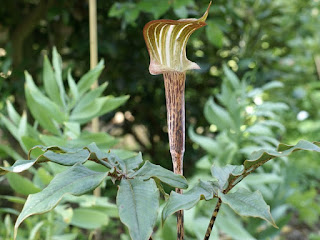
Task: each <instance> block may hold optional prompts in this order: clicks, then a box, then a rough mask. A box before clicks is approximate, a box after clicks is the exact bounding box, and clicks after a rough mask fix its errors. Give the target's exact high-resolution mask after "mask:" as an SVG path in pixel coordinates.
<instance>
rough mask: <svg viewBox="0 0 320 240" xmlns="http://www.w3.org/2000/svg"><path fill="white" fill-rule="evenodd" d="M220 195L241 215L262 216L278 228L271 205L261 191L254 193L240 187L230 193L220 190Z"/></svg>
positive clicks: (224, 201) (223, 200)
mask: <svg viewBox="0 0 320 240" xmlns="http://www.w3.org/2000/svg"><path fill="white" fill-rule="evenodd" d="M218 195H219V198H221V200H222V202H223V203H225V204H228V205H229V206H230V207H231V208H232V209H233V210H234V211H235V212H236V213H238V214H239V215H241V216H246V217H258V218H262V219H264V220H266V221H268V222H269V223H271V224H272V225H273V226H274V227H276V228H277V225H276V224H275V222H274V220H273V219H272V216H271V213H270V206H269V205H267V204H266V202H265V201H264V199H263V197H262V195H261V193H260V192H259V191H256V192H254V193H252V192H250V191H248V190H246V189H241V190H240V189H238V191H236V192H234V193H228V194H223V193H221V192H220V191H219V193H218Z"/></svg>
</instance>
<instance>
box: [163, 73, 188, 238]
mask: <svg viewBox="0 0 320 240" xmlns="http://www.w3.org/2000/svg"><path fill="white" fill-rule="evenodd" d="M163 78H164V86H165V92H166V104H167V124H168V135H169V145H170V153H171V158H172V163H173V171H174V173H176V174H180V175H183V154H184V150H185V100H184V89H185V79H186V74H185V72H165V73H164V74H163ZM176 192H177V193H182V190H181V189H179V188H176ZM177 236H178V237H177V239H178V240H183V238H184V230H183V211H182V210H180V211H178V212H177Z"/></svg>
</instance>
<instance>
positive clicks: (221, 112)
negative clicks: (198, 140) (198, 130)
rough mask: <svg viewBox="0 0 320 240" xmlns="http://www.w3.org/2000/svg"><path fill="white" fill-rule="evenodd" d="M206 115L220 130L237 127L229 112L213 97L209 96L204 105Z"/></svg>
mask: <svg viewBox="0 0 320 240" xmlns="http://www.w3.org/2000/svg"><path fill="white" fill-rule="evenodd" d="M204 116H205V117H206V119H207V121H208V122H209V123H211V124H214V125H216V126H217V128H218V129H219V130H228V131H229V130H230V128H232V129H235V127H234V126H235V124H234V123H233V120H232V118H231V116H230V114H229V112H227V111H226V110H225V109H224V108H222V107H221V106H219V105H218V104H216V103H215V102H214V100H213V98H209V100H208V101H207V102H206V105H205V107H204Z"/></svg>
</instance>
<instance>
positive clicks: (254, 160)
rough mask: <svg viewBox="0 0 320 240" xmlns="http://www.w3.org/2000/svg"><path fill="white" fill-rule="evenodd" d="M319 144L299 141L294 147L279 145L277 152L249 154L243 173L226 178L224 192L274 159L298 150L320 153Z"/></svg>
mask: <svg viewBox="0 0 320 240" xmlns="http://www.w3.org/2000/svg"><path fill="white" fill-rule="evenodd" d="M319 145H320V143H319V142H315V143H311V142H308V141H305V140H301V141H299V142H298V143H297V144H296V145H285V144H279V146H278V152H277V151H274V150H260V151H257V152H254V153H252V154H251V156H250V157H249V159H248V160H246V161H245V162H244V164H243V166H244V168H243V172H242V173H237V174H232V173H231V174H230V175H229V178H228V183H229V184H228V187H227V188H226V189H225V190H224V193H227V192H228V191H230V189H232V188H233V187H234V186H235V185H236V184H237V183H239V182H240V181H241V180H242V179H243V178H244V177H246V176H247V175H249V174H250V173H251V172H253V171H254V170H256V169H257V168H258V167H260V166H261V165H263V164H264V163H266V162H267V161H269V160H270V159H273V158H276V157H285V156H288V155H290V154H291V153H293V152H295V151H299V150H306V151H315V152H320V147H319Z"/></svg>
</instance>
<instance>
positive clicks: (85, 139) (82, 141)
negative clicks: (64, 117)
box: [68, 132, 118, 149]
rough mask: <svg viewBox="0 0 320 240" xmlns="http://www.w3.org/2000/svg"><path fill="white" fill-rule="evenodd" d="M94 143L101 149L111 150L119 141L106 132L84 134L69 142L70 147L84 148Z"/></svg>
mask: <svg viewBox="0 0 320 240" xmlns="http://www.w3.org/2000/svg"><path fill="white" fill-rule="evenodd" d="M92 142H94V143H96V144H97V146H99V147H100V148H104V149H109V148H111V147H112V146H114V145H115V144H117V143H118V140H117V139H116V138H115V137H113V136H111V135H109V134H107V133H105V132H99V133H92V132H82V133H81V135H80V136H79V137H78V138H76V139H73V140H71V141H69V142H68V145H70V146H73V147H84V146H87V145H89V144H90V143H92Z"/></svg>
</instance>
